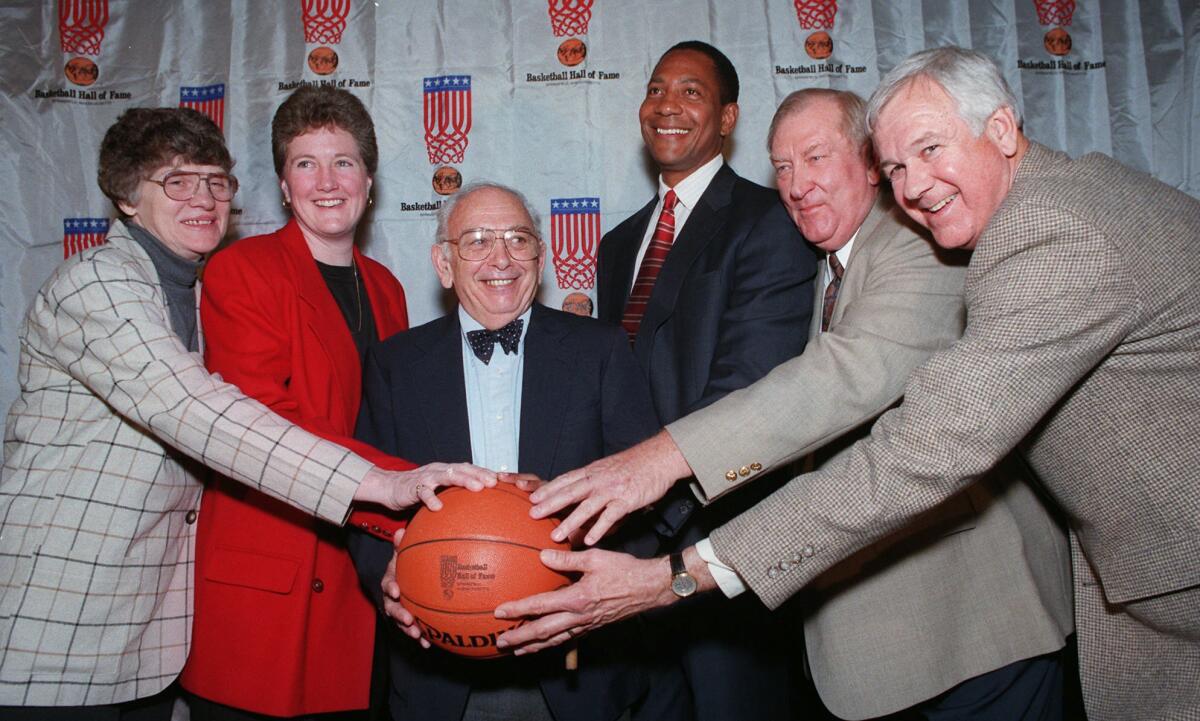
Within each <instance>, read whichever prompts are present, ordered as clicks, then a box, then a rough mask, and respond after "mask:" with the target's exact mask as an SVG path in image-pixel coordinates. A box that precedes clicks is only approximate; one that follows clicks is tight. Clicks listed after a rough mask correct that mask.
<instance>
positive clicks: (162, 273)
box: [125, 221, 203, 352]
mask: <svg viewBox="0 0 1200 721" xmlns="http://www.w3.org/2000/svg"><path fill="white" fill-rule="evenodd" d="M125 227H127V228H128V229H129V235H130V236H132V237H133V240H134V241H135V242H136V243H137V244H138V245H140V246H142V250H144V251H146V254H147V255H149V256H150V262H151V263H153V264H154V270H156V271H158V282H159V285H160V286H161V287H162V290H163V294H164V295H166V297H167V312H168V314H169V315H170V318H171V330H173V331H175V335H177V336H179V340H181V341H183V344H184V345H185V346H187V349H188V350H189V351H192V352H197V351H199V350H200V339H199V337H198V336H197V334H196V275H197V274H198V273H199V272H200V266H201V265H203V261H198V260H188V259H187V258H181V257H179V256H178V255H175V253H173V252H171V250H169V249H168V248H167V246H165V245H163V243H162V241H161V240H159V239H158V238H155V237H154V236H153V235H151V233H150V231H148V230H146V229H145V228H143V227H142V226H140V225H136V224H135V223H133V222H131V221H130V222H126V224H125Z"/></svg>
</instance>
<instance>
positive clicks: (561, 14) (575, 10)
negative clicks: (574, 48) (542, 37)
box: [549, 0, 595, 38]
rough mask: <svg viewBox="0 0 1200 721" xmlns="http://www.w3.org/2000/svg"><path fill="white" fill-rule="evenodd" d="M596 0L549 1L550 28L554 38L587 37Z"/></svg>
mask: <svg viewBox="0 0 1200 721" xmlns="http://www.w3.org/2000/svg"><path fill="white" fill-rule="evenodd" d="M593 2H595V0H549V5H550V28H551V29H552V30H553V31H554V37H556V38H561V37H567V36H571V35H587V31H588V23H589V22H591V19H592V3H593Z"/></svg>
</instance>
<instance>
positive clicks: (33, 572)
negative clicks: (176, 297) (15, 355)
mask: <svg viewBox="0 0 1200 721" xmlns="http://www.w3.org/2000/svg"><path fill="white" fill-rule="evenodd" d="M20 343H21V357H20V367H19V373H20V377H19V381H20V385H21V394H20V396H19V397H18V399H17V401H16V402H15V403H14V404H13V407H12V410H11V412H10V414H9V416H8V422H7V425H6V426H5V434H4V455H5V461H4V469H3V475H2V476H0V705H23V706H37V705H46V706H68V705H95V704H106V703H118V702H122V701H126V700H130V699H134V698H142V697H146V696H150V695H152V694H154V693H156V692H158V691H159V690H161V689H163V688H164V687H165V686H167V684H169V683H170V682H171V681H172V680H173V679H174V678H175V677H176V676H177V675H178V674H179V671H180V669H182V667H183V662H184V660H185V658H186V657H187V652H188V643H189V637H190V634H191V619H192V566H193V551H194V546H195V529H196V524H195V520H196V512H197V511H198V509H199V506H200V493H201V489H202V480H201V479H202V477H203V475H204V473H205V470H204V467H203V466H202V465H201V463H203V464H207V465H208V466H211V467H212V468H214V469H216V470H217V471H219V472H220V473H222V474H224V475H227V476H230V477H233V478H237V479H238V480H241V481H243V482H245V483H247V484H249V485H251V486H253V487H254V488H256V489H258V490H260V491H263V492H265V493H268V494H270V495H272V496H274V497H276V498H279V499H281V500H284V501H286V502H288V503H291V504H293V505H295V506H297V507H298V508H302V509H304V510H306V511H308V512H311V513H314V514H316V515H318V516H320V517H321V518H324V519H325V520H328V521H331V522H333V523H341V522H342V521H343V520H344V519H345V516H346V513H347V511H348V508H349V504H350V500H351V497H352V496H353V495H354V492H355V490H356V489H357V488H358V484H359V482H360V481H361V480H362V477H363V476H364V475H365V474H366V472H367V471H368V470H369V469H370V467H371V466H370V464H369V463H367V462H366V461H364V460H363V459H361V458H359V457H358V456H355V455H353V454H351V453H350V452H349V451H346V450H345V449H343V448H341V447H340V446H336V445H334V444H332V443H329V442H326V441H323V440H321V439H319V438H317V437H316V436H313V435H311V434H309V433H307V432H305V431H303V430H301V429H300V428H298V427H297V426H294V425H292V424H290V423H287V422H286V421H284V420H283V419H282V418H279V417H278V416H275V415H274V414H272V413H271V412H270V411H269V410H268V409H267V408H266V407H265V406H263V405H262V404H260V403H258V402H256V401H253V400H251V399H249V398H246V397H245V396H243V395H242V394H241V393H240V392H239V391H238V390H237V388H235V387H234V386H232V385H229V384H226V383H222V382H221V381H220V379H219V378H214V377H213V376H210V375H209V374H208V372H207V371H205V370H204V363H203V361H202V359H201V357H200V355H199V354H196V353H189V352H188V351H187V349H186V348H185V347H184V346H183V344H182V343H181V342H180V341H179V339H178V337H177V336H176V335H175V333H174V331H173V330H172V329H171V324H170V320H169V318H168V314H167V306H166V299H165V296H164V294H163V292H162V289H161V287H160V283H159V278H158V274H157V273H156V271H155V269H154V265H153V264H152V263H151V261H150V258H149V256H147V255H146V253H145V251H143V250H142V249H141V247H139V246H138V245H137V243H136V242H134V241H133V239H132V238H131V237H130V236H129V233H128V231H127V230H126V228H125V226H124V225H123V224H122V223H121V222H120V221H117V222H114V223H113V224H112V228H111V230H110V231H109V234H108V242H107V243H106V244H104V245H102V246H99V247H97V248H93V249H90V250H86V251H84V252H82V253H80V254H79V255H77V256H74V257H72V258H71V259H70V260H67V261H66V262H64V263H63V264H62V265H61V266H60V267H59V268H58V270H57V271H55V273H54V274H53V275H52V276H51V277H50V279H49V280H48V281H46V283H45V285H43V286H42V288H41V290H39V291H38V293H37V296H36V297H35V298H34V301H33V306H32V308H31V309H30V311H29V313H28V315H27V316H26V318H25V323H24V325H23V326H22V328H21V333H20Z"/></svg>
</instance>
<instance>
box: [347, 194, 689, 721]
mask: <svg viewBox="0 0 1200 721" xmlns="http://www.w3.org/2000/svg"><path fill="white" fill-rule="evenodd" d="M537 228H538V224H537V222H536V219H535V215H534V212H533V210H532V209H531V208H530V207H529V204H528V203H527V202H526V201H525V199H524V197H522V196H521V194H520V193H518V192H517V191H515V190H513V189H511V188H507V187H504V186H501V185H497V184H493V183H474V184H471V185H469V186H466V187H464V188H462V189H461V190H460V191H459V192H458V193H456V194H455V195H453V196H451V197H449V198H448V199H447V200H446V201H445V202H444V203H443V205H442V207H441V209H440V210H439V213H438V230H437V241H436V242H435V243H434V245H433V247H432V249H431V258H432V261H433V267H434V269H435V270H436V271H437V275H438V279H439V280H440V281H441V283H442V286H443V287H445V288H447V289H452V290H453V291H454V293H455V295H456V296H457V298H458V308H457V309H456V310H455V311H454V312H452V313H450V314H448V315H446V316H443V317H441V318H439V319H437V320H435V321H432V322H430V323H426V324H425V325H422V326H419V327H416V328H413V329H411V330H408V331H406V332H403V333H399V334H397V335H395V336H392V337H391V338H390V339H388V340H386V341H384V342H383V343H382V344H380V345H379V346H378V347H377V348H375V349H373V350H372V352H371V353H370V354H369V355H368V356H367V360H366V362H365V363H364V369H363V404H362V411H361V413H360V416H359V422H358V428H357V431H356V436H357V437H358V438H359V439H360V440H363V441H366V442H367V443H369V444H371V445H373V446H375V447H377V448H379V449H380V450H382V451H384V452H387V453H392V454H396V455H398V456H400V457H402V458H407V459H409V460H411V461H413V462H421V459H435V458H436V459H438V460H441V461H451V460H471V461H473V462H474V463H477V464H478V465H480V466H483V467H485V468H489V469H492V470H494V471H500V472H512V473H517V472H520V473H529V474H534V475H536V476H538V477H540V478H553V477H554V476H556V475H558V474H560V473H563V472H565V471H568V470H570V469H572V468H577V467H579V466H582V465H585V464H586V463H588V462H590V461H592V460H595V459H597V458H601V457H603V456H605V455H608V454H609V453H612V452H614V451H617V450H620V449H623V448H626V447H628V446H631V445H633V444H634V443H637V442H638V441H640V440H642V439H643V438H646V437H648V436H649V435H650V434H652V433H653V432H654V431H655V430H657V428H658V421H657V418H656V417H655V414H654V409H653V407H652V405H651V402H650V391H649V388H648V386H647V383H646V379H645V377H644V376H643V375H642V373H641V371H640V370H639V369H638V366H637V362H636V361H635V360H634V357H633V353H632V351H631V350H630V348H629V341H628V339H627V337H626V335H625V333H624V332H623V331H622V330H621V329H620V328H618V327H616V326H609V325H606V324H603V323H601V322H599V321H597V320H594V319H592V318H583V317H580V316H576V315H571V314H568V313H563V312H560V311H556V310H551V309H549V308H547V307H545V306H543V305H541V304H539V303H535V302H534V297H535V295H536V294H537V288H538V283H539V281H540V280H541V276H542V270H543V268H544V266H545V246H544V244H543V243H542V240H541V238H540V236H539V233H538V230H537ZM384 530H385V531H386V529H384ZM633 530H634V529H632V528H631V529H629V531H630V532H632V531H633ZM377 535H378V534H377ZM647 537H648V534H647ZM626 548H627V550H636V548H631V547H630V546H629V545H628V544H626ZM647 550H651V549H647ZM351 553H352V555H353V556H354V558H355V563H356V564H357V566H358V570H359V575H360V576H361V577H362V579H363V583H364V586H365V587H366V589H367V591H368V592H369V593H370V594H372V596H373V597H374V599H375V601H376V602H377V604H378V605H379V606H380V607H381V608H383V609H384V611H385V613H387V614H388V615H390V616H391V617H392V618H394V619H395V620H396V622H397V623H398V625H399V626H400V627H401V630H403V631H405V632H406V633H408V634H409V635H410V636H415V634H416V630H415V627H414V626H413V622H412V617H411V615H410V614H409V613H408V612H407V610H405V609H404V608H403V607H402V606H401V605H400V604H399V602H398V597H397V596H395V595H393V594H391V593H389V594H388V596H387V597H385V595H384V593H383V591H382V588H381V582H382V580H383V578H384V575H385V573H387V572H388V568H387V567H388V564H389V562H390V561H391V560H392V556H393V547H392V544H391V543H390V542H387V541H384V540H381V539H379V538H377V537H373V536H369V535H367V534H365V533H364V534H359V536H358V537H357V538H355V539H353V540H352V541H351ZM389 588H390V590H394V587H392V585H391V579H390V578H389ZM614 631H615V632H614V633H613V634H607V633H597V634H594V635H589V636H588V637H587V638H585V639H583V640H582V641H581V642H580V646H579V658H580V661H579V670H577V671H568V670H566V669H565V664H564V659H563V654H562V653H558V654H554V655H548V656H549V657H547V658H538V657H526V658H508V659H500V660H495V661H489V662H487V663H480V662H479V661H473V660H464V659H461V658H458V657H455V656H451V655H449V654H446V653H443V652H441V651H437V650H427V649H425V648H422V647H421V646H422V645H427V644H424V643H421V644H419V643H418V642H416V641H412V640H409V639H404V638H401V637H399V636H398V635H393V638H394V640H393V641H392V643H391V649H390V652H391V653H390V655H391V683H392V688H391V693H390V698H389V707H390V711H391V717H392V718H393V719H394V720H395V721H404V720H407V719H421V720H425V719H429V720H430V721H459V719H464V720H466V719H484V718H486V719H514V720H516V719H546V720H549V719H555V720H557V721H609V720H611V719H615V718H618V717H622V718H624V717H626V716H625V715H623V714H632V713H637V714H638V716H639V717H642V718H661V717H664V714H665V717H666V718H675V717H678V718H681V719H682V718H685V717H686V716H687V714H689V713H690V711H691V706H690V701H689V700H688V696H687V695H686V692H684V690H683V685H682V676H680V675H678V674H677V672H674V673H673V674H666V672H661V671H655V673H654V678H653V683H651V678H650V676H651V673H650V671H649V670H648V669H646V668H645V667H643V666H642V665H641V664H640V662H639V661H637V659H639V658H642V657H645V656H646V655H647V654H646V652H645V649H641V648H639V647H638V646H637V643H638V641H637V640H636V639H635V637H634V635H633V634H632V633H630V630H629V629H628V628H623V627H621V626H617V627H614ZM542 655H544V654H538V655H537V656H542ZM652 687H653V689H654V694H655V695H654V697H653V699H652V700H653V706H651V705H649V703H648V700H649V699H650V697H649V694H650V690H651V688H652Z"/></svg>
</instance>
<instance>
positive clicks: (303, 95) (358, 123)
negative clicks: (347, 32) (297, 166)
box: [271, 85, 379, 176]
mask: <svg viewBox="0 0 1200 721" xmlns="http://www.w3.org/2000/svg"><path fill="white" fill-rule="evenodd" d="M319 128H331V129H332V128H338V129H341V130H345V131H346V132H347V133H350V136H351V137H352V138H354V142H355V144H356V145H357V146H358V153H359V155H361V156H362V159H363V164H364V165H365V166H366V168H367V173H368V174H369V175H374V174H375V171H376V169H378V167H379V146H378V145H377V144H376V142H375V123H374V122H372V121H371V114H370V113H368V112H367V108H366V106H364V105H363V104H362V101H361V100H359V99H358V98H357V97H355V96H354V94H353V93H351V92H349V91H347V90H342V89H340V88H335V87H331V86H329V85H301V86H300V87H299V88H296V90H295V91H294V92H293V93H292V94H291V95H289V96H288V98H287V100H284V101H283V103H282V104H281V105H280V106H279V109H278V110H276V111H275V118H274V119H273V120H272V121H271V153H272V156H273V158H274V160H275V174H276V175H279V176H282V175H283V166H284V163H286V162H287V148H288V143H290V142H292V141H293V140H295V139H296V138H297V137H299V136H301V135H304V134H305V133H307V132H309V131H311V130H317V129H319Z"/></svg>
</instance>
